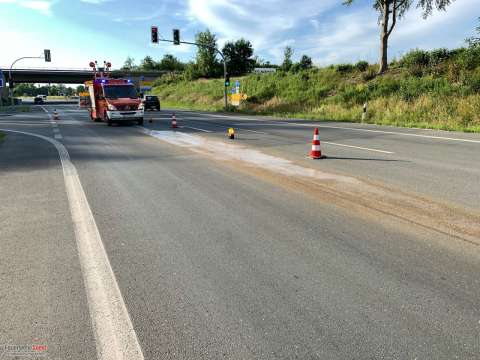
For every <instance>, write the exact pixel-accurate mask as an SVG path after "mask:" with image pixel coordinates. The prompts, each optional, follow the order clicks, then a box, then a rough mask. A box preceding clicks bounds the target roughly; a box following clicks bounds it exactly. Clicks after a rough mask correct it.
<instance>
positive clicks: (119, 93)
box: [103, 85, 138, 99]
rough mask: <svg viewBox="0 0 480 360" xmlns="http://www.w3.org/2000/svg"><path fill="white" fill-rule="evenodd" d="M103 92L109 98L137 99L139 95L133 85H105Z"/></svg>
mask: <svg viewBox="0 0 480 360" xmlns="http://www.w3.org/2000/svg"><path fill="white" fill-rule="evenodd" d="M103 92H104V93H105V97H106V98H107V99H118V98H130V99H136V98H137V97H138V96H137V92H136V91H135V87H134V86H133V85H105V86H104V87H103Z"/></svg>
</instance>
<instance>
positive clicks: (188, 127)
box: [179, 125, 213, 133]
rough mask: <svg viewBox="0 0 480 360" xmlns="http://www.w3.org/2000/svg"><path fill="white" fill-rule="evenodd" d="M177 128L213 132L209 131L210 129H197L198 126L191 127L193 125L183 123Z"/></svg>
mask: <svg viewBox="0 0 480 360" xmlns="http://www.w3.org/2000/svg"><path fill="white" fill-rule="evenodd" d="M179 128H184V129H192V130H198V131H203V132H206V133H211V132H213V131H211V130H205V129H199V128H196V127H193V126H185V125H183V126H179Z"/></svg>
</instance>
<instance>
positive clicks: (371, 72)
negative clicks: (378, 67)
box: [362, 69, 377, 81]
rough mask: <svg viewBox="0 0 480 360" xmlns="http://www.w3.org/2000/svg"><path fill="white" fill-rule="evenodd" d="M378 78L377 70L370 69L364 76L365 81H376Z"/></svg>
mask: <svg viewBox="0 0 480 360" xmlns="http://www.w3.org/2000/svg"><path fill="white" fill-rule="evenodd" d="M376 76H377V73H376V72H375V70H373V69H368V70H367V71H366V72H364V73H363V74H362V79H363V80H364V81H370V80H372V79H375V77H376Z"/></svg>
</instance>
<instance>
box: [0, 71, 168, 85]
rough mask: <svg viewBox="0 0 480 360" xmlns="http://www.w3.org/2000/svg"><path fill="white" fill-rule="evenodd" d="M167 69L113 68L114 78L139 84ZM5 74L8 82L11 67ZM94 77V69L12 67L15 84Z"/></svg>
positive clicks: (70, 81)
mask: <svg viewBox="0 0 480 360" xmlns="http://www.w3.org/2000/svg"><path fill="white" fill-rule="evenodd" d="M165 73H167V71H139V70H112V71H111V72H110V76H111V77H112V78H127V79H131V80H132V82H133V83H134V84H136V85H137V87H138V86H139V83H140V81H141V80H142V81H153V80H155V79H157V78H158V77H160V76H162V75H163V74H165ZM3 75H4V78H5V80H6V81H7V82H8V80H9V79H8V77H9V69H5V68H3ZM92 78H93V71H92V69H30V68H29V69H25V68H24V69H12V81H13V85H15V84H19V83H46V84H52V83H53V84H83V83H84V82H85V81H87V80H91V79H92Z"/></svg>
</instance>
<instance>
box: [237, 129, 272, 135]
mask: <svg viewBox="0 0 480 360" xmlns="http://www.w3.org/2000/svg"><path fill="white" fill-rule="evenodd" d="M238 129H239V130H241V131H248V132H251V133H255V134H263V135H270V134H269V133H266V132H263V131H255V130H250V129H244V128H238Z"/></svg>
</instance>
